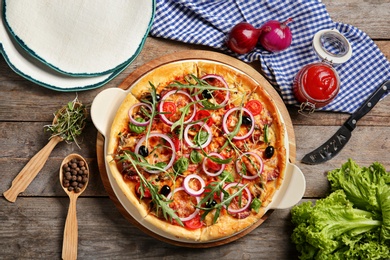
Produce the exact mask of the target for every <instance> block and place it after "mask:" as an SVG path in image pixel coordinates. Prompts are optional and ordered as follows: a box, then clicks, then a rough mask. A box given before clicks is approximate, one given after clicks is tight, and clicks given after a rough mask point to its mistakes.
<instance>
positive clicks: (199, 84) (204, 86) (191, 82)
mask: <svg viewBox="0 0 390 260" xmlns="http://www.w3.org/2000/svg"><path fill="white" fill-rule="evenodd" d="M169 86H170V87H174V88H178V89H183V88H185V89H190V90H193V93H192V95H193V96H196V95H199V94H201V93H202V92H203V91H204V90H208V93H210V94H211V95H212V93H213V92H214V91H215V90H222V91H234V90H232V89H227V88H221V87H214V86H212V85H210V84H209V83H207V81H205V80H201V79H199V78H198V77H196V76H195V75H192V74H191V75H189V77H187V78H186V83H181V82H178V81H175V82H174V83H172V84H170V85H169ZM198 102H200V103H202V105H203V106H204V107H205V108H206V109H209V110H217V109H220V108H222V107H224V106H225V105H218V104H213V103H211V102H210V101H208V100H206V99H202V100H200V101H198Z"/></svg>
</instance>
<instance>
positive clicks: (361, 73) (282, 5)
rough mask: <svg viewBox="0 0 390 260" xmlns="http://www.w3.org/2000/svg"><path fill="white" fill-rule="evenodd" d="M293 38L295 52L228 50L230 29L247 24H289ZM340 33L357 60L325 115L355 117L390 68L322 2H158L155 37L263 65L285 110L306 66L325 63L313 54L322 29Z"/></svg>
mask: <svg viewBox="0 0 390 260" xmlns="http://www.w3.org/2000/svg"><path fill="white" fill-rule="evenodd" d="M289 17H292V18H293V22H291V23H289V27H290V29H291V31H292V33H293V42H292V44H291V46H290V47H289V48H288V49H287V50H285V51H283V52H280V53H269V52H267V51H265V50H263V49H260V48H256V49H255V50H254V51H252V52H251V53H249V54H245V55H239V56H237V55H236V54H234V53H232V52H231V51H230V50H228V49H227V47H226V46H225V38H226V35H227V34H228V32H229V31H230V30H231V28H232V27H233V26H234V25H235V24H237V23H239V22H242V21H246V22H249V23H251V24H252V25H253V26H255V27H257V28H258V27H260V26H261V25H262V24H263V23H265V22H266V21H268V20H278V21H281V22H282V21H285V20H286V19H287V18H289ZM333 28H336V29H338V30H339V31H340V32H341V33H342V34H343V35H344V36H345V37H346V38H347V39H348V40H349V42H350V43H351V45H352V51H353V54H352V58H351V59H350V60H349V61H348V62H346V63H344V64H341V65H338V66H336V67H335V68H336V70H337V72H338V73H339V76H340V80H341V89H340V92H339V94H338V96H337V98H336V99H335V100H334V101H333V102H332V103H330V104H329V105H327V106H326V107H324V108H321V110H327V111H339V112H348V113H352V112H354V111H355V110H356V109H357V108H358V107H359V106H360V105H361V104H362V103H363V102H364V101H365V100H366V98H367V97H368V96H369V95H370V94H371V93H372V92H373V91H374V89H376V88H377V87H378V86H379V85H380V84H381V83H382V82H384V81H385V80H388V79H390V63H389V61H388V60H387V59H386V57H385V56H384V55H383V53H381V51H380V50H379V48H378V47H377V46H376V45H375V43H374V42H373V41H372V40H371V39H370V38H369V37H368V36H367V35H366V34H365V33H364V32H362V31H361V30H359V29H357V28H355V27H353V26H351V25H348V24H343V23H336V22H333V21H332V19H331V18H330V16H329V14H328V12H327V10H326V8H325V6H324V5H323V4H322V3H321V2H320V1H309V0H306V1H303V0H298V1H297V0H290V1H289V0H284V1H259V0H253V1H244V0H236V1H234V0H213V1H211V0H210V1H195V0H157V1H156V14H155V20H154V24H153V26H152V29H151V32H150V34H151V35H152V36H156V37H163V38H167V39H172V40H177V41H182V42H187V43H193V44H202V45H207V46H211V47H214V48H216V49H219V50H222V51H224V52H226V53H228V54H230V55H232V56H236V57H237V58H239V59H241V60H243V61H245V62H253V61H255V60H260V62H261V66H262V70H263V72H264V74H265V76H266V77H267V79H268V81H269V82H271V84H272V85H273V86H274V87H275V88H276V89H278V90H279V91H280V93H281V96H282V98H283V100H284V101H285V103H286V104H289V105H294V104H297V101H296V100H295V98H294V95H293V93H292V82H293V79H294V76H295V75H296V74H297V73H298V71H299V70H300V69H301V68H302V67H303V66H304V65H306V64H309V63H312V62H318V61H320V58H319V57H318V56H317V55H316V53H315V52H314V50H313V48H312V40H313V36H314V34H315V33H316V32H318V31H319V30H323V29H333Z"/></svg>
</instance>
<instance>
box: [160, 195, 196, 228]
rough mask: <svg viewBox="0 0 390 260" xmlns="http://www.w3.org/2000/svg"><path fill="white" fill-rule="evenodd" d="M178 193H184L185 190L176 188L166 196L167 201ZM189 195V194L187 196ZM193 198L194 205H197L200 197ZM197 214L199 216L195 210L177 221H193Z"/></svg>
mask: <svg viewBox="0 0 390 260" xmlns="http://www.w3.org/2000/svg"><path fill="white" fill-rule="evenodd" d="M178 191H184V192H186V191H185V189H184V188H183V187H179V188H176V189H175V190H174V191H173V192H171V193H169V194H168V196H167V199H168V200H170V199H171V198H172V197H173V194H175V193H176V192H178ZM189 195H191V194H189ZM194 197H195V199H196V203H197V204H199V202H200V197H198V196H194ZM198 214H199V208H195V211H194V212H192V213H191V214H190V215H189V216H187V217H184V218H181V217H179V219H180V220H181V221H183V222H184V221H188V220H191V219H193V218H194V217H196V216H197V215H198Z"/></svg>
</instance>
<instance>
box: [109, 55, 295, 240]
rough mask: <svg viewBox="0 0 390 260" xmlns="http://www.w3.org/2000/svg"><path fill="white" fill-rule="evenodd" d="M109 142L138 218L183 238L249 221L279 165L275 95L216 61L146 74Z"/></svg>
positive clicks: (221, 234) (275, 184)
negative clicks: (140, 217)
mask: <svg viewBox="0 0 390 260" xmlns="http://www.w3.org/2000/svg"><path fill="white" fill-rule="evenodd" d="M108 138H109V140H108V146H107V151H106V153H107V158H106V159H107V163H108V166H109V168H110V171H111V174H112V176H113V177H114V180H115V181H116V182H117V184H118V185H119V187H120V190H121V191H122V192H123V194H125V196H126V198H127V199H128V200H129V202H130V203H131V204H132V205H134V207H135V208H136V209H137V210H138V213H139V214H140V215H141V216H142V221H146V222H147V223H149V224H151V225H152V226H154V227H155V228H157V229H159V230H162V231H163V232H164V233H166V234H169V235H172V236H174V237H177V238H179V239H183V240H186V241H187V240H188V241H189V242H192V241H194V242H195V241H196V242H209V241H213V240H218V239H223V238H227V237H229V236H232V235H234V234H237V233H239V232H241V231H243V230H245V229H246V228H248V227H250V226H251V225H253V224H255V223H256V222H257V221H258V220H259V219H260V218H261V217H262V216H263V215H264V214H265V212H266V207H267V205H268V204H269V203H270V202H271V201H272V198H273V196H274V194H275V192H276V191H277V190H278V189H279V187H280V186H281V184H282V181H283V177H284V174H285V170H286V157H287V155H286V147H285V145H286V144H285V128H284V125H283V122H282V119H281V117H280V114H279V112H278V109H277V107H276V105H275V104H274V102H273V100H272V98H271V97H270V96H269V94H268V93H267V92H266V91H265V89H264V88H263V87H262V86H261V85H259V84H258V83H256V82H255V81H254V80H253V79H251V78H250V77H248V76H246V75H245V74H244V73H242V72H240V71H238V70H236V69H234V68H232V67H229V66H226V65H223V64H220V63H213V62H207V61H185V62H177V63H170V64H166V65H163V66H161V67H158V68H156V69H154V70H152V71H150V72H149V73H148V74H146V75H145V76H143V77H142V78H141V79H140V80H138V81H137V82H136V83H135V84H134V85H133V86H132V87H131V89H130V92H129V94H127V96H126V98H125V99H124V101H123V102H122V104H121V105H120V107H119V109H118V111H117V113H116V116H115V118H114V121H113V124H112V127H111V131H110V135H109V136H108Z"/></svg>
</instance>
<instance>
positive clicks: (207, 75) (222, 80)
mask: <svg viewBox="0 0 390 260" xmlns="http://www.w3.org/2000/svg"><path fill="white" fill-rule="evenodd" d="M210 78H214V79H217V80H219V81H220V82H222V84H223V86H224V87H225V88H227V89H228V90H227V91H226V96H225V99H224V100H223V101H222V103H221V104H218V105H219V106H224V105H226V104H227V102H229V99H230V91H229V85H228V84H227V82H226V81H225V79H224V78H223V77H222V76H219V75H217V74H206V75H204V76H203V77H201V78H200V79H202V80H204V79H210ZM195 99H196V100H198V101H200V98H199V96H198V95H195ZM200 105H202V103H200Z"/></svg>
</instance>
